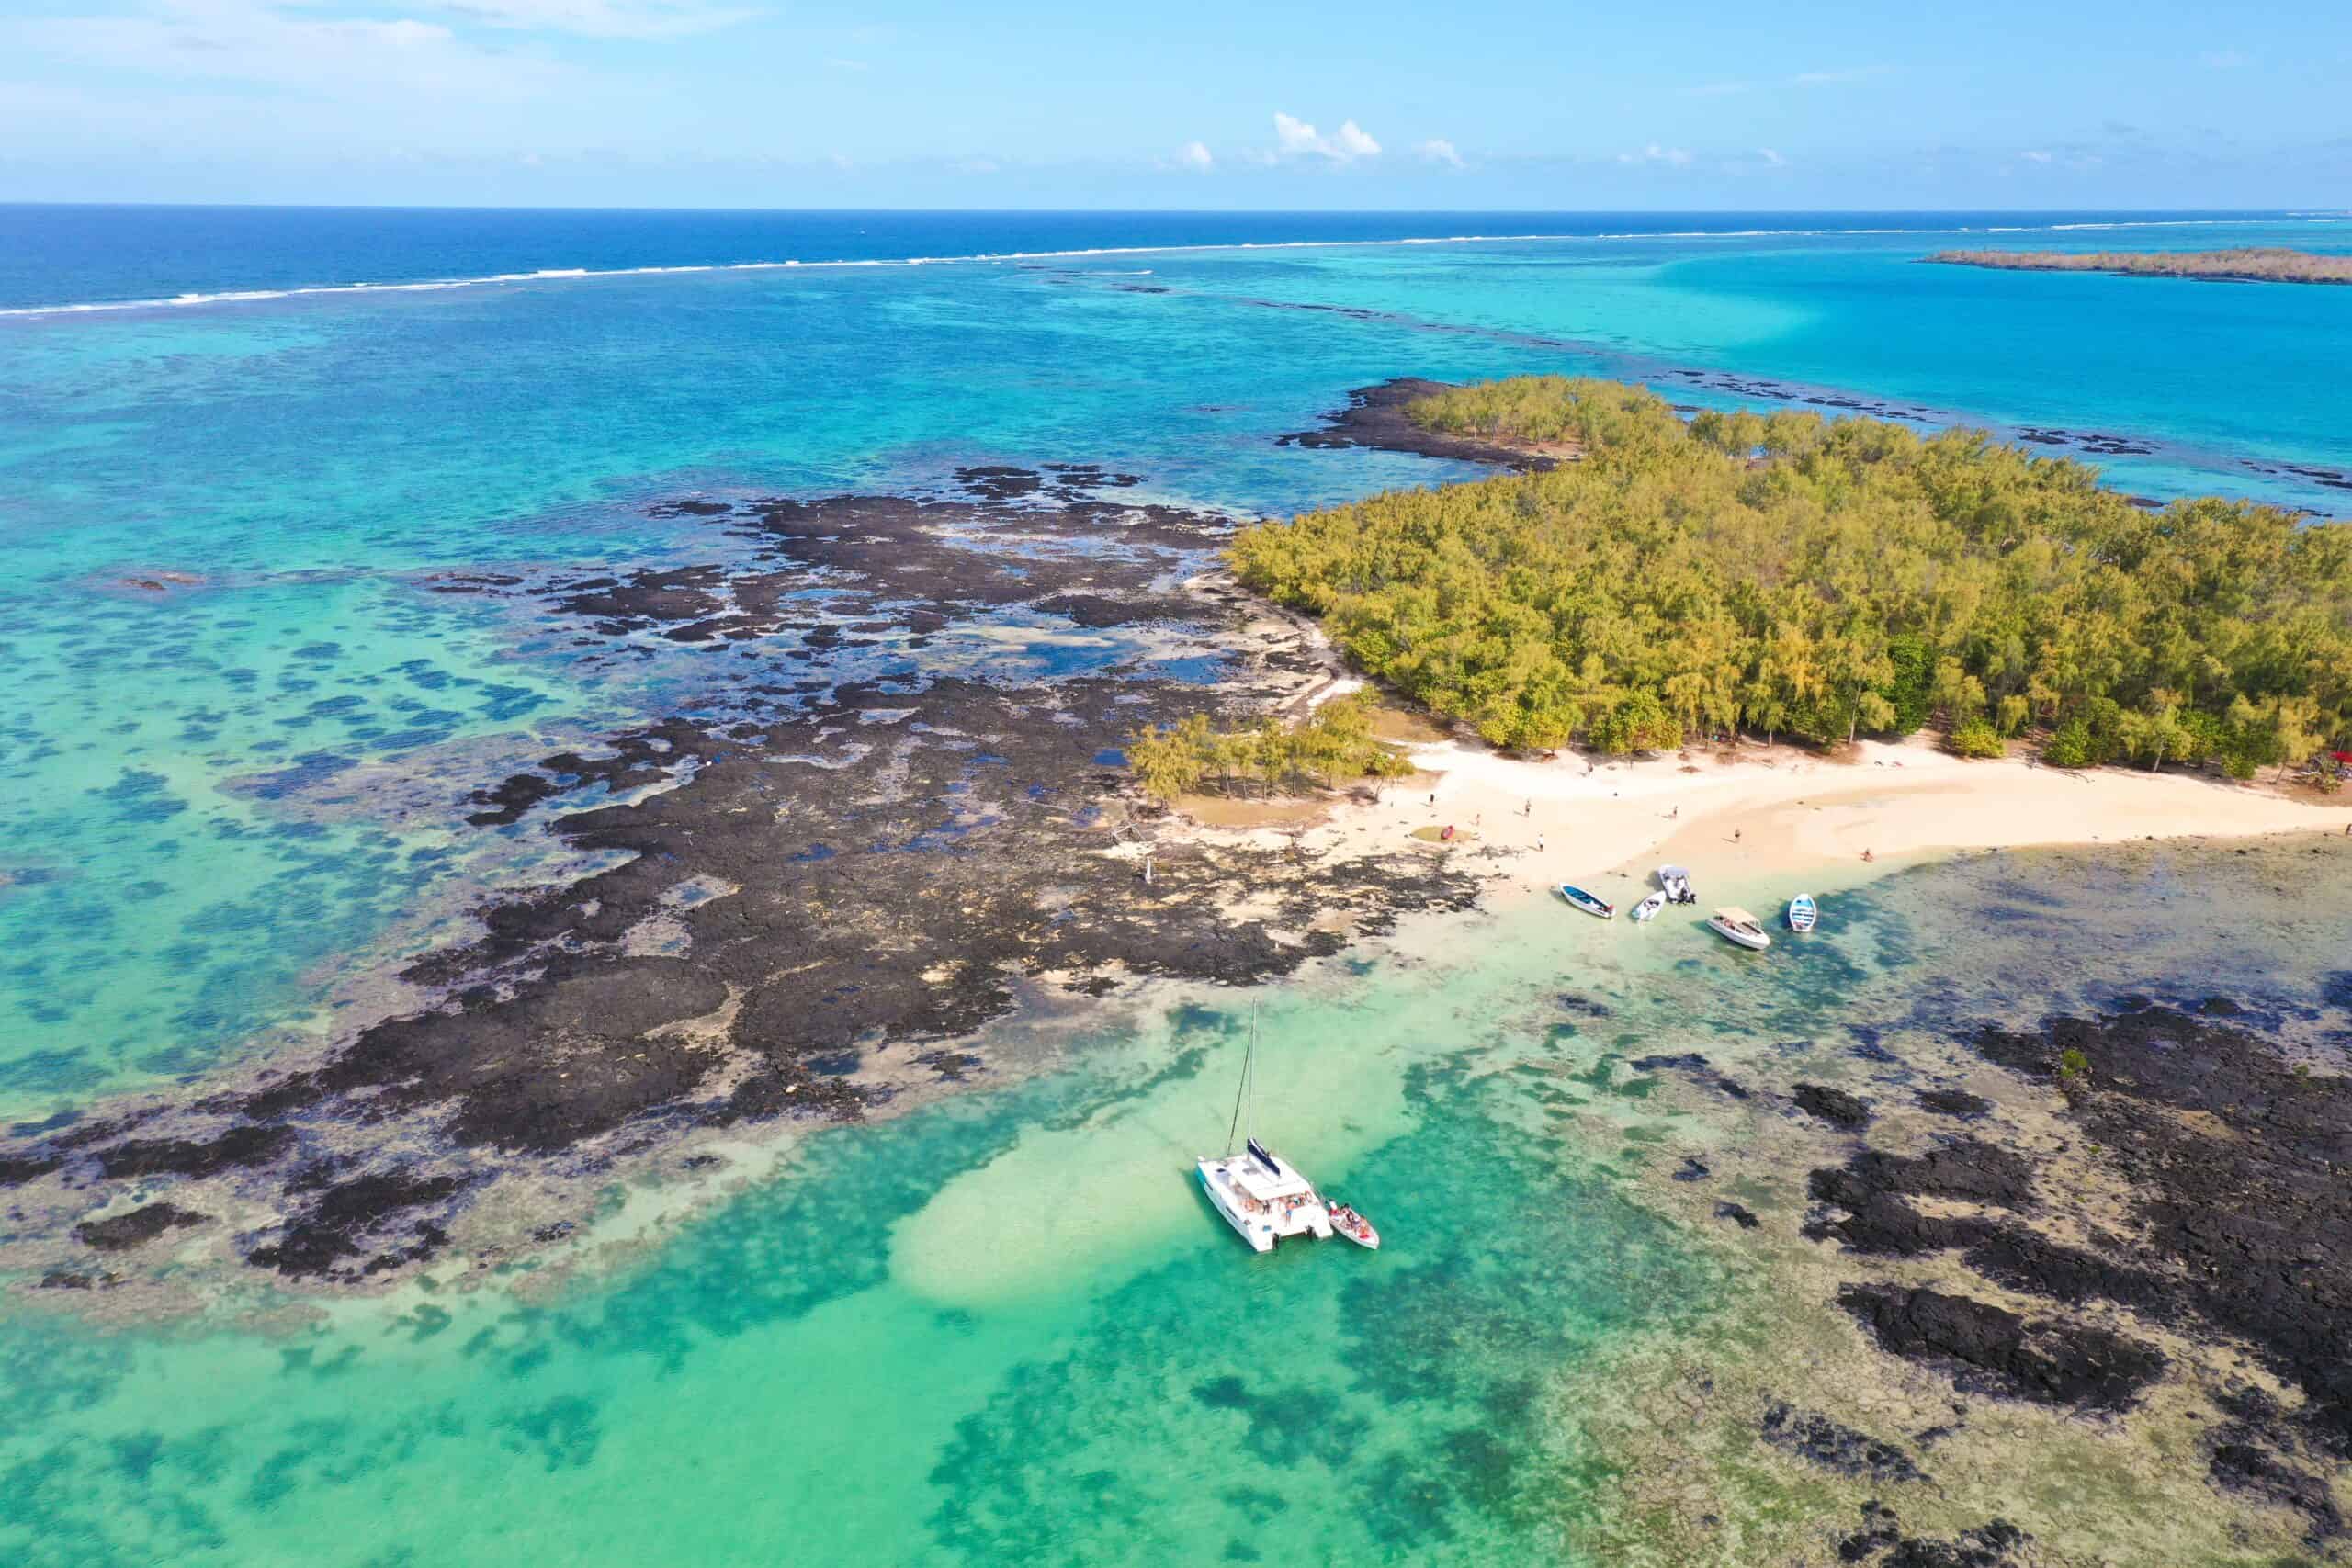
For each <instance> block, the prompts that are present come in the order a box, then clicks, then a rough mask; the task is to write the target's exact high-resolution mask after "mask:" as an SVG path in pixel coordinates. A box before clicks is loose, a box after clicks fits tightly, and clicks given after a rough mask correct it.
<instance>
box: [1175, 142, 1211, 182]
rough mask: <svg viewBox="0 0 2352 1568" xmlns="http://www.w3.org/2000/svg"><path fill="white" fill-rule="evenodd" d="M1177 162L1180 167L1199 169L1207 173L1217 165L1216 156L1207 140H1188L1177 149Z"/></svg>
mask: <svg viewBox="0 0 2352 1568" xmlns="http://www.w3.org/2000/svg"><path fill="white" fill-rule="evenodd" d="M1176 164H1177V166H1178V167H1179V168H1185V169H1197V170H1199V171H1200V172H1201V173H1203V174H1206V173H1207V172H1208V171H1209V170H1211V169H1213V168H1215V167H1216V156H1215V155H1214V154H1213V153H1211V152H1209V148H1208V143H1207V142H1205V141H1187V142H1185V143H1184V145H1182V147H1179V148H1178V149H1176Z"/></svg>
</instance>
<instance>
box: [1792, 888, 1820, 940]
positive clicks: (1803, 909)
mask: <svg viewBox="0 0 2352 1568" xmlns="http://www.w3.org/2000/svg"><path fill="white" fill-rule="evenodd" d="M1818 919H1821V907H1820V906H1819V905H1817V904H1815V902H1814V901H1813V895H1812V894H1810V893H1800V894H1798V895H1797V896H1796V897H1793V898H1792V899H1790V900H1789V930H1791V931H1797V932H1799V933H1803V932H1804V931H1811V930H1813V927H1814V922H1815V921H1816V920H1818Z"/></svg>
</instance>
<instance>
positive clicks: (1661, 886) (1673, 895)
mask: <svg viewBox="0 0 2352 1568" xmlns="http://www.w3.org/2000/svg"><path fill="white" fill-rule="evenodd" d="M1657 886H1658V890H1659V891H1660V892H1662V893H1664V894H1665V895H1666V901H1667V902H1668V903H1669V904H1695V903H1697V902H1698V901H1699V895H1698V894H1696V893H1694V892H1692V891H1691V874H1690V873H1689V872H1687V871H1685V870H1683V869H1682V867H1680V866H1679V865H1662V866H1659V867H1658V868H1657Z"/></svg>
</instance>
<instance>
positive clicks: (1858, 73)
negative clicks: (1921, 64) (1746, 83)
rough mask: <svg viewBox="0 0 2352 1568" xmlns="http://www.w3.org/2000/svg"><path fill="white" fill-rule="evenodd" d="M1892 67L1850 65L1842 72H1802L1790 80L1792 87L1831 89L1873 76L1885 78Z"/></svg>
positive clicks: (1865, 80)
mask: <svg viewBox="0 0 2352 1568" xmlns="http://www.w3.org/2000/svg"><path fill="white" fill-rule="evenodd" d="M1891 69H1893V67H1891V66H1885V65H1849V66H1848V67H1847V68H1846V69H1844V70H1842V71H1800V72H1798V73H1796V74H1795V75H1793V76H1792V77H1790V78H1789V85H1791V86H1792V87H1829V86H1835V85H1838V84H1839V83H1841V82H1867V81H1869V80H1870V79H1871V77H1873V76H1883V75H1885V74H1886V73H1887V72H1888V71H1889V70H1891Z"/></svg>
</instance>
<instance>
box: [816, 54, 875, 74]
mask: <svg viewBox="0 0 2352 1568" xmlns="http://www.w3.org/2000/svg"><path fill="white" fill-rule="evenodd" d="M825 64H826V66H827V67H828V68H829V69H831V70H834V71H871V70H873V69H874V67H873V66H872V65H871V64H870V63H868V62H865V61H863V60H843V59H842V58H840V57H839V56H836V57H834V58H833V59H831V60H828V61H826V62H825Z"/></svg>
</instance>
